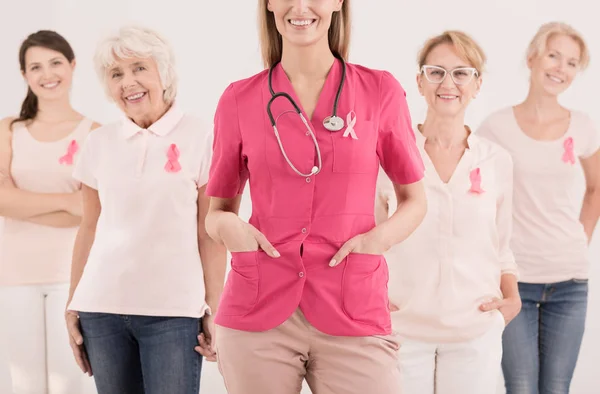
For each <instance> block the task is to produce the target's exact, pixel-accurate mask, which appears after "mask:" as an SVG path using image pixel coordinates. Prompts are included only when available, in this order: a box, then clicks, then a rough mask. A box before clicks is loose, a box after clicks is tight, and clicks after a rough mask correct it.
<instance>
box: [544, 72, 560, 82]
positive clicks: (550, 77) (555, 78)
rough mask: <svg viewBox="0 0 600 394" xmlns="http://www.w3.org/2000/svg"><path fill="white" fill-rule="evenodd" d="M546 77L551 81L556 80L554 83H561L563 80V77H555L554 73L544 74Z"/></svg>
mask: <svg viewBox="0 0 600 394" xmlns="http://www.w3.org/2000/svg"><path fill="white" fill-rule="evenodd" d="M546 77H547V78H548V79H549V80H551V81H552V82H556V83H563V82H565V80H564V79H560V78H558V77H555V76H554V75H550V74H546Z"/></svg>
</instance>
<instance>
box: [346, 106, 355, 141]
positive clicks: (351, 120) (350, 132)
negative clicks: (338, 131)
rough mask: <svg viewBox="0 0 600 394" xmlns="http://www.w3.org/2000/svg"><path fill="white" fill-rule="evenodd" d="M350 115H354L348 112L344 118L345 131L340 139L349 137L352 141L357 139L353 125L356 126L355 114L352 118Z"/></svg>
mask: <svg viewBox="0 0 600 394" xmlns="http://www.w3.org/2000/svg"><path fill="white" fill-rule="evenodd" d="M352 114H354V111H350V112H348V115H347V116H346V123H347V124H348V125H347V126H346V131H344V135H343V136H342V137H348V135H349V136H350V137H352V139H355V140H357V139H358V137H357V136H356V133H355V132H354V125H356V114H354V118H353V117H352Z"/></svg>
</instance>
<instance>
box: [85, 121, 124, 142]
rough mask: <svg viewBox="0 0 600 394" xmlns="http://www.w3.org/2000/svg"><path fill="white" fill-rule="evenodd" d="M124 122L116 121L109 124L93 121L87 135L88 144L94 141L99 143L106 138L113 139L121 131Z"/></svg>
mask: <svg viewBox="0 0 600 394" xmlns="http://www.w3.org/2000/svg"><path fill="white" fill-rule="evenodd" d="M121 127H122V122H121V121H115V122H111V123H107V124H100V123H97V122H93V123H92V126H91V127H90V131H89V133H88V134H87V136H86V144H87V143H90V142H93V143H99V142H101V141H104V140H111V139H113V138H114V137H116V136H117V135H118V134H119V132H120V131H121Z"/></svg>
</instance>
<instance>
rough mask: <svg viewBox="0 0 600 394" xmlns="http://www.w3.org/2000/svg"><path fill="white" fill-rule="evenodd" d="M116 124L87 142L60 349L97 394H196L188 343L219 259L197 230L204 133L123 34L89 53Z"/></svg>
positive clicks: (152, 47) (144, 38)
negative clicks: (67, 343)
mask: <svg viewBox="0 0 600 394" xmlns="http://www.w3.org/2000/svg"><path fill="white" fill-rule="evenodd" d="M95 63H96V69H97V72H98V75H99V77H100V79H101V81H102V82H103V84H104V86H105V88H106V91H107V93H108V95H109V97H110V98H111V99H112V100H113V101H114V102H115V104H116V105H117V106H118V107H119V108H120V109H121V110H122V111H123V113H124V117H123V119H122V120H120V121H117V122H114V123H111V124H109V125H106V126H103V127H101V128H100V129H98V130H97V131H94V132H92V133H90V135H89V137H88V140H87V142H86V144H85V148H84V149H83V151H82V152H81V157H80V158H79V160H78V162H77V164H76V167H75V171H74V176H75V178H76V179H78V180H80V181H81V182H82V184H83V187H82V192H83V218H82V223H81V226H80V228H79V232H78V234H77V238H76V240H75V247H74V252H73V262H72V269H71V289H70V297H69V303H68V307H67V311H66V320H67V326H68V328H69V332H70V336H71V347H72V349H73V353H74V355H75V359H76V360H77V362H78V364H79V366H80V367H81V369H82V370H83V371H84V372H87V373H89V374H90V375H91V374H92V373H93V375H94V379H95V382H96V386H97V388H98V393H99V394H124V393H127V394H138V393H139V394H143V393H165V394H166V393H169V394H198V390H199V385H200V371H201V366H202V357H201V356H200V355H199V354H198V353H197V352H196V351H195V350H194V348H195V347H196V346H197V345H198V336H199V335H200V334H201V333H202V335H204V336H206V337H207V338H210V337H211V336H212V317H211V315H210V311H211V309H212V310H213V311H216V307H217V301H218V299H219V297H220V295H221V289H222V283H223V280H224V271H225V266H226V253H225V249H224V248H223V247H221V246H219V245H218V244H216V243H215V242H214V241H212V240H211V239H210V238H209V237H208V236H207V233H206V231H205V226H204V218H205V216H206V212H207V210H208V201H209V199H208V197H206V196H205V195H204V190H205V187H206V186H205V185H206V182H207V180H208V172H209V166H210V155H211V146H212V133H210V131H209V130H208V129H207V128H205V127H203V125H202V123H201V122H199V121H198V120H197V119H196V118H194V117H192V116H190V115H187V114H185V113H184V112H183V111H182V109H181V108H180V107H179V105H178V104H177V102H176V95H177V78H176V73H175V67H174V57H173V53H172V51H171V48H170V47H169V45H168V44H167V42H166V41H165V40H164V38H162V37H161V36H160V35H159V34H158V33H156V32H154V31H152V30H149V29H145V28H138V27H125V28H122V29H120V30H119V31H118V32H117V33H116V34H115V35H111V36H110V37H108V38H107V39H105V40H103V41H102V42H101V43H100V45H99V46H98V49H97V51H96V56H95Z"/></svg>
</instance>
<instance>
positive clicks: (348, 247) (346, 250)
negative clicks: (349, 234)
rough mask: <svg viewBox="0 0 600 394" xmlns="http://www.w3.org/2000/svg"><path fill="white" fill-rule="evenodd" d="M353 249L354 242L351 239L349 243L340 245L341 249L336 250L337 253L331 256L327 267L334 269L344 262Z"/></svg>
mask: <svg viewBox="0 0 600 394" xmlns="http://www.w3.org/2000/svg"><path fill="white" fill-rule="evenodd" d="M353 249H354V242H353V240H352V239H351V240H350V241H348V242H346V243H345V244H344V245H342V247H341V248H340V249H339V250H338V252H337V253H336V254H335V255H333V257H332V259H331V261H330V262H329V266H330V267H335V266H336V265H338V264H339V263H341V262H342V260H344V259H345V258H346V257H347V256H348V255H349V254H350V252H351V251H352V250H353Z"/></svg>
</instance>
